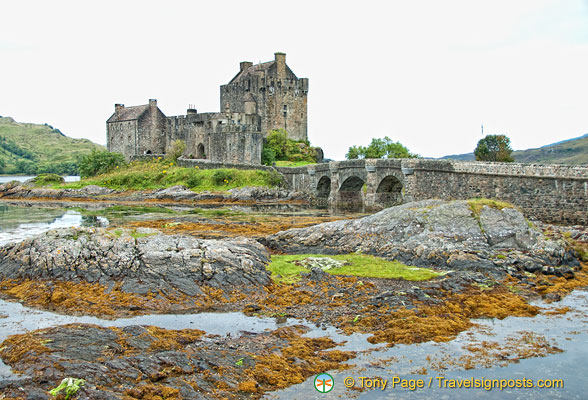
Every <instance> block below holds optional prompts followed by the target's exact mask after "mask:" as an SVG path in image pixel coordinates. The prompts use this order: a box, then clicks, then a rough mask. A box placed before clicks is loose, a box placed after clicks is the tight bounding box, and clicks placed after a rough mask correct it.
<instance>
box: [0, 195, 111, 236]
mask: <svg viewBox="0 0 588 400" xmlns="http://www.w3.org/2000/svg"><path fill="white" fill-rule="evenodd" d="M77 226H108V219H106V218H104V217H85V216H83V215H82V214H80V213H79V212H77V211H72V210H63V209H49V208H37V207H15V206H11V205H7V204H2V203H0V246H2V245H4V244H7V243H11V242H19V241H21V240H24V239H27V238H30V237H33V236H36V235H38V234H40V233H43V232H47V231H49V230H51V229H56V228H69V227H77Z"/></svg>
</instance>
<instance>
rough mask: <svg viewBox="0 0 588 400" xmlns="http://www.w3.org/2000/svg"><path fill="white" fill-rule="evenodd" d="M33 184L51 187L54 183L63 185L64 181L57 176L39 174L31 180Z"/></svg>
mask: <svg viewBox="0 0 588 400" xmlns="http://www.w3.org/2000/svg"><path fill="white" fill-rule="evenodd" d="M33 182H34V183H35V185H37V186H46V185H53V184H56V183H64V182H65V179H63V177H61V176H59V175H57V174H41V175H38V176H36V177H34V178H33Z"/></svg>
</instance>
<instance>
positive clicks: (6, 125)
mask: <svg viewBox="0 0 588 400" xmlns="http://www.w3.org/2000/svg"><path fill="white" fill-rule="evenodd" d="M92 149H104V146H100V145H98V144H96V143H93V142H91V141H90V140H88V139H72V138H70V137H67V136H65V135H64V134H63V133H61V131H60V130H59V129H54V128H53V127H52V126H51V125H47V124H44V125H37V124H27V123H20V122H15V121H14V120H13V119H12V118H10V117H4V118H2V117H0V174H27V175H29V174H30V175H33V174H37V173H43V172H53V173H57V174H68V175H69V174H73V175H75V174H77V170H78V167H77V159H78V158H79V157H80V156H83V155H85V154H88V153H89V152H90V151H92Z"/></svg>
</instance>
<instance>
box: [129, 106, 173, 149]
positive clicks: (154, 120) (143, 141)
mask: <svg viewBox="0 0 588 400" xmlns="http://www.w3.org/2000/svg"><path fill="white" fill-rule="evenodd" d="M165 129H166V117H165V115H164V114H163V113H162V112H161V111H160V110H159V109H158V108H157V106H156V105H155V107H153V106H152V108H151V110H150V112H147V113H145V114H143V115H142V116H141V117H140V118H139V120H138V123H137V146H136V154H160V153H164V152H165V149H166V134H165Z"/></svg>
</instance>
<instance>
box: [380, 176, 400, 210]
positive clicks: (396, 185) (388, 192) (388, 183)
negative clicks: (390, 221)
mask: <svg viewBox="0 0 588 400" xmlns="http://www.w3.org/2000/svg"><path fill="white" fill-rule="evenodd" d="M402 202H403V199H402V182H401V181H400V180H399V179H398V178H397V177H396V176H394V175H387V176H385V177H384V178H383V179H382V180H381V181H380V183H379V184H378V188H377V189H376V197H375V201H374V206H376V207H378V208H380V207H382V208H387V207H392V206H397V205H399V204H402Z"/></svg>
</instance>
